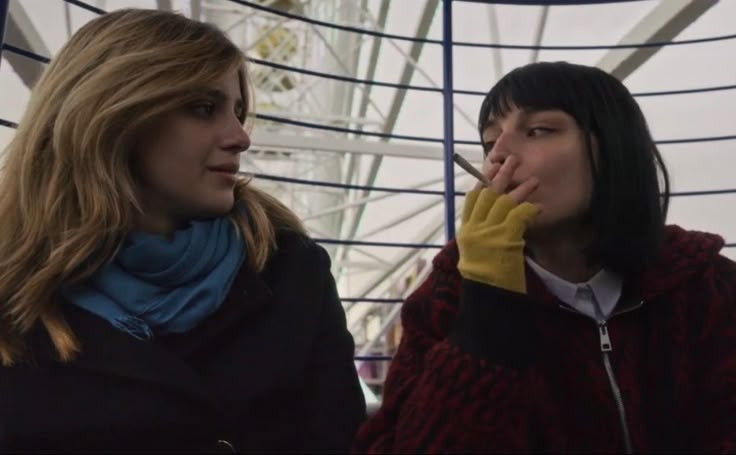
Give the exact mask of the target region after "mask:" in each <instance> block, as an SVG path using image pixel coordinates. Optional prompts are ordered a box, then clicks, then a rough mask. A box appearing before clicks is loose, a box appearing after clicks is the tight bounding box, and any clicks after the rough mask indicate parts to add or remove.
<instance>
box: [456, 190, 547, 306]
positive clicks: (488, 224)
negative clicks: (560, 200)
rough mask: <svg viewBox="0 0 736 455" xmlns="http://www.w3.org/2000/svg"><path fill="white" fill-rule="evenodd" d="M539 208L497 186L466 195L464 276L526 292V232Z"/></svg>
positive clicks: (461, 239) (460, 238) (460, 241)
mask: <svg viewBox="0 0 736 455" xmlns="http://www.w3.org/2000/svg"><path fill="white" fill-rule="evenodd" d="M538 212H539V209H538V208H537V206H535V205H533V204H531V203H529V202H523V203H521V204H518V203H517V202H515V201H514V199H513V198H512V197H511V196H509V195H507V194H499V193H498V192H497V191H496V190H495V189H493V188H487V187H483V188H479V189H478V188H476V189H474V190H472V191H470V192H469V193H468V194H467V196H466V198H465V206H464V208H463V219H462V226H461V227H460V230H459V231H458V234H457V245H458V249H459V250H460V261H459V262H458V269H459V270H460V274H461V275H462V276H463V278H466V279H469V280H473V281H478V282H481V283H485V284H489V285H491V286H496V287H500V288H504V289H507V290H510V291H514V292H519V293H526V277H525V275H524V238H523V237H524V232H525V230H526V226H527V224H528V223H529V221H531V219H532V218H534V217H535V216H536V215H537V213H538Z"/></svg>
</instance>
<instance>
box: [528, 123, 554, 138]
mask: <svg viewBox="0 0 736 455" xmlns="http://www.w3.org/2000/svg"><path fill="white" fill-rule="evenodd" d="M553 131H554V129H552V128H547V127H544V126H536V127H534V128H530V129H529V136H531V137H534V136H541V135H543V134H548V133H551V132H553Z"/></svg>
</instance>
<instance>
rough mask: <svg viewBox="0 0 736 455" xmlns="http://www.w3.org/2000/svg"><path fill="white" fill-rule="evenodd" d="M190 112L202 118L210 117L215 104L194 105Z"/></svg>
mask: <svg viewBox="0 0 736 455" xmlns="http://www.w3.org/2000/svg"><path fill="white" fill-rule="evenodd" d="M192 112H193V113H194V114H196V115H198V116H200V117H203V118H208V117H211V116H212V114H214V112H215V104H214V103H209V102H207V103H199V104H195V105H194V106H192Z"/></svg>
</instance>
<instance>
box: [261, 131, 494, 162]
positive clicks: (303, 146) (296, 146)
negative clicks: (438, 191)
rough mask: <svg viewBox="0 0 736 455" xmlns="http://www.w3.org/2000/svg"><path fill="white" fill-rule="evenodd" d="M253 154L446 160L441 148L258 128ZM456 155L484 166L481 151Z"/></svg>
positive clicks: (470, 151)
mask: <svg viewBox="0 0 736 455" xmlns="http://www.w3.org/2000/svg"><path fill="white" fill-rule="evenodd" d="M251 142H252V145H251V148H252V149H253V150H258V149H265V150H280V151H290V152H299V151H304V152H307V151H310V152H311V151H313V150H320V151H324V152H333V153H340V154H344V153H362V154H367V155H377V156H393V157H401V158H413V159H424V160H442V159H444V156H443V153H444V152H443V150H442V144H440V143H437V144H433V145H414V144H397V143H394V142H379V141H374V142H366V141H365V140H357V139H348V138H341V137H309V136H297V135H293V136H292V135H285V134H283V133H273V132H269V131H266V130H265V128H257V129H256V130H254V131H253V133H252V135H251ZM455 151H456V152H457V153H459V154H460V155H462V156H463V157H464V158H465V159H467V160H468V161H470V162H474V163H480V162H482V158H483V156H482V154H481V152H480V151H479V149H473V148H470V147H466V148H459V147H458V148H456V149H455Z"/></svg>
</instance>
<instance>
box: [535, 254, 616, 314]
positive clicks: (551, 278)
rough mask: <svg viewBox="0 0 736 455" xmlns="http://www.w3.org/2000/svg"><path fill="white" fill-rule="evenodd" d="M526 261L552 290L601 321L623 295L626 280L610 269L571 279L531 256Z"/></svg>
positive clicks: (578, 309)
mask: <svg viewBox="0 0 736 455" xmlns="http://www.w3.org/2000/svg"><path fill="white" fill-rule="evenodd" d="M526 262H527V264H529V267H531V268H532V270H534V272H535V273H536V274H537V275H538V276H539V278H540V279H541V280H542V282H543V283H544V285H545V286H546V287H547V289H548V290H549V292H551V293H552V294H554V295H555V296H556V297H557V298H558V299H560V300H562V301H563V302H565V303H566V304H568V305H570V306H571V307H572V308H574V309H575V310H577V311H578V312H580V313H582V314H584V315H586V316H589V317H591V318H592V319H593V320H595V321H597V322H603V321H606V320H607V319H608V318H609V316H611V313H612V312H613V310H614V309H615V308H616V304H617V303H618V300H619V298H620V297H621V289H622V286H623V281H622V280H621V277H619V276H618V275H617V274H615V273H613V272H610V271H608V270H605V269H604V270H601V271H600V272H598V273H597V274H596V275H595V276H594V277H593V278H591V279H590V280H588V281H586V282H585V283H571V282H569V281H566V280H563V279H562V278H560V277H558V276H557V275H554V274H553V273H551V272H549V271H547V270H545V269H544V268H542V266H541V265H539V264H537V263H536V262H534V261H533V260H532V259H531V258H529V257H527V258H526Z"/></svg>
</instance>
